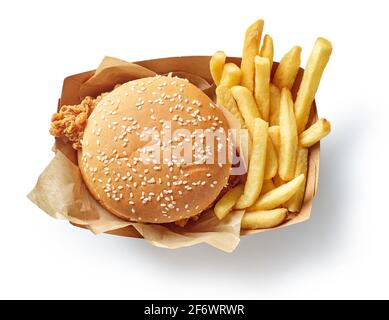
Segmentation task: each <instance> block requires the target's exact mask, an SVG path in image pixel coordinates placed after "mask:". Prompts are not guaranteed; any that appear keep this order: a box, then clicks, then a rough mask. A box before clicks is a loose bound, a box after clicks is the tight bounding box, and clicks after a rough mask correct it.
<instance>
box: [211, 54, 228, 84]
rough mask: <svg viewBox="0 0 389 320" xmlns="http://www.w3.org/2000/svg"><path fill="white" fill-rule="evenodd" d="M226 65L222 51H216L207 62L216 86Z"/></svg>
mask: <svg viewBox="0 0 389 320" xmlns="http://www.w3.org/2000/svg"><path fill="white" fill-rule="evenodd" d="M225 63H226V54H225V53H224V52H223V51H217V52H216V53H215V54H214V55H213V56H212V58H211V60H210V61H209V68H210V70H211V75H212V79H213V82H215V84H216V85H217V86H218V85H219V83H220V79H221V77H222V73H223V68H224V64H225Z"/></svg>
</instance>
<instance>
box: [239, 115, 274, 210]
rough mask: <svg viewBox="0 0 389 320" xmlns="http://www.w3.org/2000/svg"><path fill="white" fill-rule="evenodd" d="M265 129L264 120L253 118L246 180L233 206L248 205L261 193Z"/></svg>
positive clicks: (264, 162)
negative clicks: (241, 192)
mask: <svg viewBox="0 0 389 320" xmlns="http://www.w3.org/2000/svg"><path fill="white" fill-rule="evenodd" d="M267 130H268V124H267V122H266V121H264V120H262V119H260V118H256V119H255V120H254V130H253V135H252V136H253V146H252V151H251V157H250V162H249V167H248V172H247V180H246V184H245V186H244V193H243V195H242V196H241V197H240V198H239V200H238V202H237V204H236V206H235V207H236V208H237V209H244V208H247V207H250V206H251V205H252V204H253V203H254V202H255V200H257V198H258V196H259V194H260V193H261V189H262V184H263V177H264V174H265V164H266V149H267V140H268V133H267Z"/></svg>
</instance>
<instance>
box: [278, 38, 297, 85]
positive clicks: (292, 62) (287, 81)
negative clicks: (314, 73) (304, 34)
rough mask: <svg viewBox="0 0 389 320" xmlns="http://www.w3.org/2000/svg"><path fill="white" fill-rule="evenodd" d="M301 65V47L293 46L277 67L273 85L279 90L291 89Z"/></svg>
mask: <svg viewBox="0 0 389 320" xmlns="http://www.w3.org/2000/svg"><path fill="white" fill-rule="evenodd" d="M300 63H301V47H299V46H295V47H293V48H292V49H291V50H290V51H289V52H288V53H286V54H285V55H284V56H283V58H282V59H281V61H280V64H279V65H278V67H277V70H276V73H275V74H274V77H273V83H274V84H275V85H276V86H277V87H278V88H279V89H280V90H281V89H282V88H288V89H289V90H291V89H292V87H293V84H294V81H295V80H296V76H297V73H298V71H299V68H300Z"/></svg>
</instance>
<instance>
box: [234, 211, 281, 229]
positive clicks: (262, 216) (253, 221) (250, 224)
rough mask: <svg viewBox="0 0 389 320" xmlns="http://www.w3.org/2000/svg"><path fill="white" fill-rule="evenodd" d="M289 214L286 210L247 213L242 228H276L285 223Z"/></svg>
mask: <svg viewBox="0 0 389 320" xmlns="http://www.w3.org/2000/svg"><path fill="white" fill-rule="evenodd" d="M287 214H288V210H286V209H274V210H262V211H252V212H246V213H245V214H244V215H243V218H242V223H241V228H242V229H251V230H255V229H267V228H274V227H277V226H278V225H280V224H281V223H282V222H284V221H285V219H286V217H287Z"/></svg>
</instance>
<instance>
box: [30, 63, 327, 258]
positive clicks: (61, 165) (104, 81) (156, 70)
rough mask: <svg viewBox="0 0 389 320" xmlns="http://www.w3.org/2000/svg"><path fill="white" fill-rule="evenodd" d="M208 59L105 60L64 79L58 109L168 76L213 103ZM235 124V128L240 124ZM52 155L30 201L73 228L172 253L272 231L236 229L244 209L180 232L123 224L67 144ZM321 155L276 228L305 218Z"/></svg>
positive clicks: (226, 246)
mask: <svg viewBox="0 0 389 320" xmlns="http://www.w3.org/2000/svg"><path fill="white" fill-rule="evenodd" d="M209 59H210V57H208V56H189V57H173V58H162V59H154V60H147V61H140V62H136V63H135V65H134V64H132V63H128V62H125V61H123V60H119V59H115V58H110V57H108V58H105V59H104V60H103V62H102V64H101V65H100V67H99V68H98V69H97V70H96V71H88V72H84V73H81V74H77V75H73V76H70V77H67V78H66V79H65V80H64V85H63V90H62V96H61V99H60V102H59V106H61V105H64V104H78V103H79V102H80V101H81V100H82V98H84V97H85V96H86V95H91V96H96V95H98V94H100V93H101V92H104V91H109V90H112V88H113V87H114V86H115V85H116V84H117V83H124V82H127V81H129V80H133V79H137V78H142V77H145V76H153V75H155V74H168V73H170V72H172V73H173V75H177V76H181V77H186V78H188V79H189V80H190V81H191V82H193V83H194V84H196V85H197V86H198V87H199V88H201V89H202V90H203V91H204V92H205V93H206V94H207V95H208V96H210V97H211V98H212V99H213V100H215V93H214V91H215V87H214V85H211V84H212V78H211V75H210V73H209ZM227 61H229V62H234V63H237V64H238V65H239V64H240V59H239V58H228V59H227ZM276 65H277V64H275V66H276ZM273 71H274V69H273ZM129 73H130V74H129ZM301 75H302V70H300V74H299V77H298V79H297V81H296V82H297V83H296V86H295V88H298V85H299V81H301ZM294 91H296V90H294ZM226 116H227V117H228V118H230V119H228V120H229V121H231V120H232V119H231V115H230V114H228V113H226ZM314 119H317V112H316V106H315V105H314V106H313V108H312V114H311V121H313V120H314ZM235 123H236V125H237V123H238V121H235ZM234 126H235V125H234ZM54 152H55V153H56V155H55V157H54V159H53V160H52V162H51V163H50V164H49V166H48V167H47V168H46V169H45V170H44V172H43V173H42V174H41V176H40V177H39V179H38V182H37V185H36V187H35V188H34V189H33V190H32V191H31V193H30V194H29V195H28V197H29V198H30V199H31V201H32V202H34V203H35V204H36V205H37V206H39V207H40V208H41V209H42V210H44V211H45V212H46V213H48V214H49V215H50V216H52V217H54V218H57V219H66V220H68V221H69V222H70V223H72V224H73V225H76V226H79V227H82V228H87V229H90V230H91V231H92V232H94V233H96V234H99V233H109V234H115V235H120V236H127V237H136V238H140V237H143V238H145V240H147V241H148V242H150V243H151V244H153V245H155V246H159V247H164V248H172V249H173V248H180V247H185V246H191V245H194V244H198V243H202V242H205V243H208V244H210V245H212V246H214V247H216V248H218V249H221V250H223V251H226V252H231V251H233V250H234V249H235V248H236V246H237V245H238V243H239V234H241V235H247V234H253V233H258V232H263V231H269V230H271V229H266V230H250V231H249V230H242V231H240V222H241V218H242V216H243V213H244V211H236V212H234V213H232V214H231V215H229V216H228V217H227V218H225V219H223V220H222V221H219V220H218V219H217V218H216V217H215V215H214V214H213V212H212V211H209V212H207V213H203V214H202V215H201V216H200V219H199V220H198V221H196V222H194V223H189V224H188V225H187V226H186V227H184V228H180V227H177V226H175V225H174V224H168V225H154V224H141V223H132V222H129V221H125V220H122V219H120V218H117V217H116V216H114V215H112V214H110V213H109V212H108V211H107V210H105V209H104V208H103V207H101V206H100V205H99V204H98V203H97V201H95V199H94V198H93V197H92V196H91V195H90V194H89V192H88V190H87V188H86V187H85V185H84V183H83V180H82V177H81V174H80V172H79V168H78V165H77V157H76V152H75V151H74V150H73V149H72V147H71V146H70V144H69V143H66V142H64V141H63V140H61V139H56V143H55V146H54ZM319 157H320V147H319V144H317V145H316V146H314V147H313V148H311V150H310V156H309V169H308V177H307V188H306V193H305V198H304V205H303V208H302V210H301V212H300V213H299V214H297V215H295V216H291V219H290V220H289V221H287V222H286V223H284V224H283V225H281V226H280V227H285V226H288V225H292V224H295V223H299V222H303V221H306V220H307V219H309V217H310V212H311V209H312V203H313V197H314V195H315V193H316V188H317V181H318V169H319ZM280 227H278V228H280Z"/></svg>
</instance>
